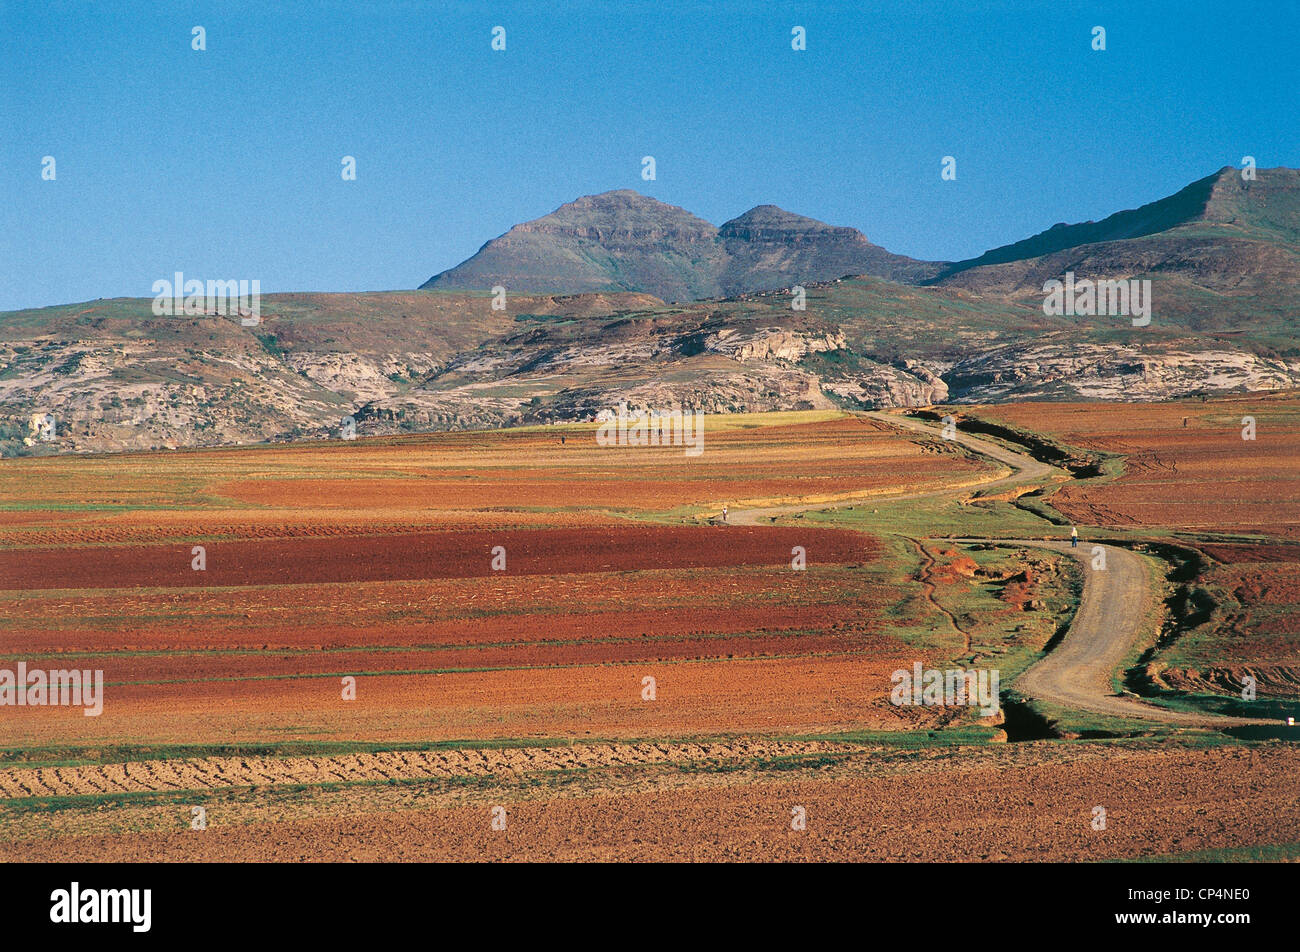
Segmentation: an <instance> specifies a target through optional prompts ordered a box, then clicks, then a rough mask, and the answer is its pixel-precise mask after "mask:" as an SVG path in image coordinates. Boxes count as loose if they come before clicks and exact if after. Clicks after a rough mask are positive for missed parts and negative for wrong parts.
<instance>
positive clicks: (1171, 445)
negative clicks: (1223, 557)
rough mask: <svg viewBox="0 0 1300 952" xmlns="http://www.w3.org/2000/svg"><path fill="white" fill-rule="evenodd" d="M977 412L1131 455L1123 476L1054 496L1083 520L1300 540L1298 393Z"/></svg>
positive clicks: (1070, 513)
mask: <svg viewBox="0 0 1300 952" xmlns="http://www.w3.org/2000/svg"><path fill="white" fill-rule="evenodd" d="M974 413H975V415H976V416H979V417H981V418H984V419H988V420H993V421H997V422H1002V423H1008V424H1010V425H1012V426H1015V427H1017V428H1020V429H1024V430H1031V431H1035V432H1040V433H1046V434H1048V435H1050V436H1052V437H1053V438H1055V439H1057V440H1059V441H1061V442H1063V443H1065V444H1067V445H1069V446H1074V447H1078V448H1081V449H1085V450H1100V451H1104V452H1108V453H1119V454H1123V455H1124V456H1126V457H1127V462H1126V465H1125V472H1124V475H1123V476H1122V477H1121V478H1120V479H1118V480H1116V481H1113V482H1095V481H1084V482H1076V483H1071V484H1068V485H1066V486H1065V487H1063V488H1062V489H1061V490H1060V491H1059V492H1058V493H1057V494H1056V495H1055V496H1054V497H1053V498H1052V504H1053V505H1054V506H1055V507H1056V508H1057V509H1059V510H1060V511H1061V512H1062V513H1064V514H1065V515H1067V516H1068V517H1069V518H1071V519H1073V520H1075V521H1077V522H1079V523H1080V524H1083V525H1102V526H1115V527H1124V526H1153V527H1154V526H1160V527H1171V528H1174V529H1184V530H1193V531H1216V532H1234V533H1255V534H1266V535H1277V536H1284V537H1288V538H1300V470H1297V467H1296V460H1297V446H1300V395H1297V394H1295V393H1285V394H1251V395H1248V396H1242V397H1234V398H1225V399H1216V400H1212V401H1209V402H1206V403H1200V402H1199V401H1198V402H1191V401H1187V402H1176V403H1157V404H1056V403H1029V404H1019V405H1007V406H981V407H979V408H976V409H975V410H974ZM1245 417H1252V418H1253V419H1254V420H1255V424H1256V434H1255V439H1254V440H1244V439H1242V430H1243V422H1242V421H1243V419H1244V418H1245ZM1184 420H1186V425H1184V422H1183V421H1184Z"/></svg>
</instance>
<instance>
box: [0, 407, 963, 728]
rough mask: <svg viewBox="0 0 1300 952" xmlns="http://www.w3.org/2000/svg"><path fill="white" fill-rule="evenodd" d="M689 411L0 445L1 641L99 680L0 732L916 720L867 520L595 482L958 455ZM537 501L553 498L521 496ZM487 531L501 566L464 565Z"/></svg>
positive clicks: (876, 475) (882, 477)
mask: <svg viewBox="0 0 1300 952" xmlns="http://www.w3.org/2000/svg"><path fill="white" fill-rule="evenodd" d="M709 436H710V437H716V438H713V439H710V441H709V442H708V443H707V444H706V445H707V447H708V450H707V452H706V455H705V457H703V458H702V460H703V462H702V461H701V460H691V459H688V458H685V457H682V456H681V455H680V453H672V454H671V455H669V454H667V453H665V452H663V451H659V450H648V451H645V452H643V451H640V450H634V451H628V452H619V451H615V452H610V451H607V450H605V449H603V448H599V447H596V446H595V445H594V443H593V445H586V444H585V443H582V442H580V441H578V440H575V439H574V438H573V437H572V435H571V436H570V439H569V441H568V444H567V445H566V446H564V447H561V446H560V445H559V444H558V441H557V438H556V437H555V435H554V434H549V433H547V434H540V433H492V434H441V435H438V436H436V437H428V438H418V439H407V440H394V441H375V442H370V441H359V443H358V444H356V445H351V444H348V445H333V446H321V445H306V446H286V447H258V448H250V449H246V450H240V451H230V450H222V451H207V452H193V453H190V452H186V453H174V454H136V455H126V456H121V457H113V458H93V459H92V458H85V459H59V460H18V461H10V462H13V463H15V464H16V465H15V466H14V467H12V468H9V469H8V470H7V475H9V476H10V477H12V478H10V479H9V480H7V481H6V483H5V484H4V497H5V498H6V499H7V500H8V501H9V502H10V503H11V504H13V505H15V506H16V507H17V508H15V509H13V510H10V511H8V512H7V513H4V514H0V586H3V587H2V588H0V633H3V635H4V642H3V644H4V647H3V649H2V650H3V655H2V657H0V661H3V662H4V663H6V665H7V666H12V664H10V662H16V661H18V660H23V661H25V662H27V664H28V665H29V667H49V668H53V667H61V668H66V667H74V666H75V667H78V668H91V669H97V670H102V671H103V672H104V676H105V679H106V681H107V686H106V688H105V707H104V712H103V714H102V715H100V716H99V717H93V718H89V717H84V716H83V715H82V713H81V711H80V709H76V710H68V709H64V708H25V709H14V708H10V709H7V710H6V712H5V716H4V718H3V719H0V746H9V747H24V748H31V747H41V746H58V745H67V744H72V745H84V744H90V745H99V744H113V743H155V744H175V743H181V744H195V745H202V744H219V743H244V742H258V743H276V742H281V741H288V740H327V739H340V740H372V741H385V740H392V741H394V742H396V741H428V740H435V739H446V740H454V739H456V738H510V737H551V736H560V737H565V736H570V737H602V736H607V737H643V736H675V735H678V734H685V735H691V736H694V735H710V734H723V733H728V734H730V733H737V732H745V731H752V732H758V733H779V732H790V731H803V732H815V731H821V730H849V729H853V728H856V727H861V726H864V725H874V726H878V727H884V728H889V727H906V726H909V725H911V724H914V723H929V722H938V721H940V720H942V719H943V715H942V714H941V713H940V714H937V715H936V713H935V712H934V711H933V710H927V711H923V712H915V711H910V710H908V711H905V712H902V713H900V711H899V710H898V709H896V708H893V707H892V706H890V705H889V704H888V702H887V694H888V690H889V687H890V680H889V675H890V674H891V673H892V671H893V670H895V669H896V668H898V667H901V666H905V665H909V664H910V663H911V662H912V661H913V660H917V658H916V652H915V651H914V650H912V649H909V648H908V647H907V646H906V645H905V644H903V643H902V642H900V641H898V640H897V639H895V638H893V637H890V636H889V635H887V634H885V633H884V632H883V625H882V622H881V617H880V613H881V607H882V605H885V604H892V603H893V602H894V601H897V599H898V595H897V593H893V592H892V591H890V590H888V589H882V588H881V586H880V582H879V574H880V573H879V572H873V573H871V574H868V573H866V572H864V571H863V569H864V568H865V567H867V566H869V565H871V564H872V563H874V562H875V561H876V560H877V559H878V558H879V555H880V551H881V549H880V545H879V543H878V542H877V540H875V539H874V538H872V537H870V536H868V535H865V534H862V533H856V532H849V531H844V530H826V529H820V528H818V529H814V528H811V527H809V528H802V527H800V528H787V527H767V526H763V527H748V526H725V525H698V524H697V525H681V524H676V525H673V524H655V523H636V522H633V521H628V520H626V519H624V518H622V517H620V516H614V515H611V514H610V513H609V512H604V511H601V510H600V509H599V508H596V507H599V506H615V505H617V506H627V507H629V508H631V509H654V508H656V507H661V506H664V505H671V506H682V505H689V504H695V503H700V502H704V503H706V504H709V505H713V504H715V503H716V504H720V502H721V501H728V502H729V503H730V504H731V505H732V506H733V507H735V506H737V505H738V499H739V492H738V487H743V488H745V489H746V491H752V492H754V493H757V494H760V495H761V496H762V497H763V498H764V499H785V498H800V497H807V496H810V495H811V496H816V495H817V494H826V493H835V492H841V491H856V490H861V489H862V488H864V487H867V486H879V487H882V488H884V487H889V486H895V485H897V486H904V487H914V486H917V485H924V486H927V487H930V486H936V485H946V484H950V483H952V482H959V481H961V480H970V479H975V478H977V477H978V474H979V473H980V472H981V465H982V464H979V463H973V462H971V461H969V460H968V459H967V458H966V457H965V456H964V455H962V454H959V453H955V452H947V451H941V452H935V451H934V447H933V446H929V447H926V448H922V447H921V446H919V445H918V444H917V443H914V442H912V441H911V440H909V439H907V438H902V439H900V438H899V437H898V435H897V434H896V433H893V432H892V431H889V430H887V429H883V428H881V427H878V426H875V425H874V424H870V425H868V424H864V423H863V422H861V421H859V420H852V419H831V420H825V421H822V422H819V423H816V424H795V425H788V426H770V427H761V426H760V427H756V428H748V429H736V430H733V431H729V432H721V433H717V434H709ZM322 473H329V474H331V475H329V476H328V477H322V476H321V475H320V474H322ZM900 474H905V475H900ZM327 483H328V484H329V485H328V486H326V485H325V484H327ZM322 487H323V488H322ZM561 489H562V490H563V495H564V498H562V499H561V498H558V497H557V498H549V497H548V496H547V493H552V492H559V491H560V490H561ZM548 502H551V503H557V504H562V505H563V506H566V507H568V508H561V509H558V510H554V511H533V509H532V507H544V506H546V505H547V503H548ZM78 507H80V508H78ZM94 507H109V508H106V509H99V508H94ZM118 507H125V508H118ZM192 544H201V545H203V546H204V548H205V550H206V565H207V568H206V570H205V571H202V572H199V571H194V570H193V569H192V568H191V559H192V558H193V555H192V553H191V547H192ZM498 545H500V546H503V547H504V548H505V549H506V570H505V571H493V570H492V568H491V563H492V557H493V556H492V549H493V548H494V547H495V546H498ZM795 546H801V547H803V548H804V549H805V551H806V558H807V569H806V570H805V571H794V570H792V568H791V565H790V562H791V558H792V552H791V550H792V549H793V548H794V547H795ZM922 660H924V659H922ZM437 672H441V673H437ZM344 676H355V677H357V679H358V684H357V697H356V700H354V701H345V700H343V698H342V697H341V687H342V682H341V679H342V678H343V677H344ZM646 676H652V677H655V678H657V679H658V683H659V689H658V691H659V693H658V696H657V699H656V700H654V701H645V700H642V697H641V690H642V678H644V677H646Z"/></svg>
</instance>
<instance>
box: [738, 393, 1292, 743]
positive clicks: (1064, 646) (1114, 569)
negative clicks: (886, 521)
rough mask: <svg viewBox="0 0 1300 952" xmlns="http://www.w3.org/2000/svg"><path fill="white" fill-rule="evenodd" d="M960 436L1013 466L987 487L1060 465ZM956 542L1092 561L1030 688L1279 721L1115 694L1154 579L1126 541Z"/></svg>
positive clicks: (1119, 711)
mask: <svg viewBox="0 0 1300 952" xmlns="http://www.w3.org/2000/svg"><path fill="white" fill-rule="evenodd" d="M861 415H862V416H865V417H869V418H871V419H873V420H880V421H882V422H884V423H889V424H891V425H893V426H897V427H899V428H900V429H904V430H910V431H912V432H916V433H921V434H924V435H925V436H928V437H931V438H933V439H941V438H943V436H942V434H941V432H940V431H939V430H938V429H936V428H935V427H933V426H930V425H927V424H925V423H921V422H919V421H917V420H911V419H907V418H904V417H898V416H894V415H892V414H888V413H880V412H872V413H864V414H861ZM952 439H953V440H955V441H956V442H958V443H960V444H961V445H962V446H964V447H966V448H967V449H970V450H972V451H974V452H976V453H981V454H983V455H985V456H988V457H990V458H991V459H993V460H996V461H997V462H999V463H1002V464H1003V465H1004V466H1007V467H1009V468H1010V469H1011V473H1010V474H1009V475H1005V476H1000V477H998V478H997V479H993V480H990V481H989V482H987V483H984V484H982V485H981V486H979V487H978V488H981V489H988V488H992V487H997V486H1002V485H1007V484H1010V483H1017V482H1023V481H1030V480H1040V479H1046V478H1047V477H1049V476H1051V475H1052V474H1054V473H1059V472H1060V471H1059V470H1057V469H1055V468H1054V467H1052V466H1048V465H1047V464H1046V463H1041V462H1039V461H1038V460H1036V459H1034V458H1032V457H1030V456H1026V455H1024V454H1022V453H1018V452H1016V451H1014V450H1010V449H1007V448H1006V447H1003V446H1000V445H998V444H996V443H992V442H990V441H989V440H982V439H980V438H978V437H975V436H971V435H970V434H968V433H962V432H961V431H957V432H956V433H955V435H954V436H953V437H952ZM972 488H976V487H970V486H963V487H960V489H959V491H961V492H969V491H970V490H971V489H972ZM954 491H955V490H938V491H929V492H922V493H904V494H901V495H890V496H881V497H878V498H881V499H890V500H896V499H918V498H922V497H930V496H940V495H944V494H946V493H951V492H954ZM827 508H834V507H832V506H827V504H825V503H814V504H808V505H792V506H781V507H776V508H770V509H747V510H744V511H742V512H737V513H736V514H735V519H734V521H735V522H737V523H740V524H741V525H752V524H753V523H754V522H756V521H757V520H759V519H769V520H770V519H771V518H772V517H775V516H778V515H788V514H792V513H797V512H807V511H809V510H812V509H827ZM954 541H957V542H962V543H968V544H969V543H984V542H991V543H996V544H999V545H1017V546H1037V547H1040V548H1045V549H1054V550H1056V551H1058V552H1064V553H1065V554H1067V555H1072V556H1074V557H1075V558H1077V559H1079V560H1080V561H1082V562H1083V563H1084V565H1085V566H1086V567H1087V571H1086V574H1085V576H1084V586H1083V596H1082V598H1081V600H1080V603H1079V609H1078V611H1077V612H1076V613H1075V616H1074V620H1073V621H1072V622H1071V624H1070V629H1069V631H1068V632H1067V633H1066V635H1065V638H1064V639H1063V640H1062V642H1061V644H1060V645H1059V646H1057V648H1056V650H1054V651H1053V652H1052V653H1051V654H1049V655H1048V656H1047V657H1046V658H1043V659H1042V660H1041V661H1039V662H1037V663H1036V664H1034V665H1033V666H1032V667H1030V668H1029V669H1028V670H1027V671H1025V673H1024V674H1022V675H1021V676H1020V677H1019V678H1018V679H1017V681H1016V688H1017V689H1018V690H1020V691H1021V692H1023V693H1024V694H1027V695H1029V696H1031V697H1034V698H1037V699H1038V700H1040V701H1046V702H1048V703H1051V704H1057V705H1060V706H1062V707H1066V708H1069V709H1071V710H1076V711H1089V712H1091V713H1095V714H1109V715H1113V716H1117V717H1134V718H1140V719H1143V720H1148V721H1159V722H1162V723H1166V724H1177V725H1180V726H1188V727H1190V726H1210V727H1227V726H1233V725H1239V724H1272V723H1277V722H1275V721H1267V720H1259V719H1254V718H1244V717H1226V716H1220V715H1213V714H1195V713H1185V712H1182V711H1171V710H1169V709H1167V708H1162V707H1156V706H1155V705H1152V704H1145V703H1143V702H1141V701H1140V700H1138V699H1136V698H1133V697H1129V696H1127V695H1121V696H1117V695H1116V694H1115V693H1114V690H1113V688H1112V685H1111V677H1112V675H1113V674H1114V672H1115V670H1116V669H1117V668H1118V667H1119V666H1120V664H1121V663H1122V662H1123V660H1124V658H1125V656H1126V655H1127V654H1128V653H1129V651H1130V650H1131V649H1132V647H1133V645H1134V644H1136V643H1137V640H1138V639H1139V638H1140V637H1141V635H1142V623H1143V621H1144V620H1145V618H1146V614H1147V605H1148V599H1149V597H1150V579H1149V578H1148V576H1147V572H1146V567H1145V565H1144V564H1143V562H1142V560H1141V559H1140V558H1139V557H1138V556H1137V555H1135V554H1134V553H1132V552H1130V551H1128V550H1127V549H1123V548H1120V547H1118V546H1101V547H1100V548H1102V549H1104V551H1105V557H1106V563H1105V564H1106V568H1105V569H1093V568H1092V561H1093V556H1094V553H1093V548H1094V546H1093V545H1091V544H1087V543H1085V542H1084V541H1083V540H1082V539H1081V540H1080V543H1079V547H1078V548H1071V546H1070V544H1069V543H1068V542H1054V541H1049V540H1044V539H957V540H954Z"/></svg>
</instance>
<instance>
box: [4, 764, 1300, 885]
mask: <svg viewBox="0 0 1300 952" xmlns="http://www.w3.org/2000/svg"><path fill="white" fill-rule="evenodd" d="M781 749H782V748H781V747H780V746H776V747H771V748H761V747H759V748H755V749H753V750H749V751H746V752H745V753H744V754H743V755H740V759H739V760H737V761H736V762H735V763H733V766H734V767H736V768H737V769H721V768H722V764H721V761H720V760H716V759H715V760H713V761H711V763H712V764H713V769H711V770H705V771H700V770H699V769H686V768H687V765H686V764H684V763H682V762H672V760H671V755H670V754H669V753H666V752H665V751H664V750H662V749H660V748H655V747H644V748H639V751H640V753H639V754H638V753H637V752H635V751H628V752H626V753H623V754H616V753H613V752H611V751H609V750H608V749H602V750H600V751H596V752H591V753H588V754H586V755H577V754H575V755H573V757H572V758H571V759H569V760H565V759H563V758H561V759H559V760H553V759H552V760H548V759H545V758H542V759H540V760H537V761H533V762H532V763H530V762H529V761H528V760H527V759H526V757H525V755H524V754H522V753H519V752H512V756H513V757H514V761H513V763H511V764H510V765H509V768H508V769H507V770H498V771H495V772H494V774H493V776H491V777H485V776H484V775H483V770H482V769H478V768H475V767H474V766H472V765H470V764H465V763H460V762H458V763H456V764H455V765H454V766H452V765H444V764H439V763H437V762H436V760H435V761H434V763H432V764H430V765H428V766H427V767H426V766H425V764H424V763H423V762H421V763H420V769H421V770H427V771H428V776H427V778H426V779H423V780H420V781H417V782H407V783H399V782H397V781H395V780H390V781H387V782H383V783H379V784H363V785H355V784H354V785H350V786H343V787H338V788H333V789H325V788H314V789H315V793H313V794H312V795H310V796H308V797H303V796H302V794H301V793H300V792H299V793H295V794H294V795H292V796H286V797H284V798H281V799H277V798H275V797H274V795H273V793H272V790H273V788H266V787H262V788H259V789H258V791H253V792H252V794H255V795H252V794H235V793H231V794H229V795H227V796H218V797H215V798H212V797H204V798H202V799H200V800H199V801H198V802H203V803H205V804H206V806H205V809H206V810H207V818H208V828H207V829H206V830H202V831H194V830H191V829H189V828H188V824H189V820H190V816H191V813H190V810H189V805H190V803H191V802H195V801H194V798H195V797H196V796H199V795H198V794H193V793H191V794H188V795H181V794H178V795H177V796H176V797H174V798H171V799H170V800H168V801H167V802H165V803H158V804H152V805H144V804H134V803H132V802H131V801H129V800H126V799H119V800H117V801H105V803H106V805H105V806H103V807H101V812H99V813H97V814H95V815H82V816H69V817H63V816H61V815H60V814H59V812H57V811H56V812H53V813H51V812H49V811H39V812H30V811H24V812H20V813H18V814H15V815H14V816H13V818H12V819H11V820H9V822H8V823H7V824H6V825H7V827H8V829H9V830H10V831H11V837H10V838H8V839H7V840H6V841H4V842H0V857H3V858H4V859H6V860H10V861H18V860H37V861H49V860H64V861H68V860H73V861H76V860H80V861H86V860H90V861H122V860H128V861H129V860H143V859H155V860H167V861H219V860H252V861H257V860H280V861H286V860H287V861H295V862H304V861H305V862H312V861H339V860H352V861H358V860H359V861H393V860H397V861H427V860H464V861H479V862H489V861H502V860H513V861H528V860H532V861H536V860H560V861H575V860H693V861H715V860H759V861H766V860H803V861H808V860H876V861H907V860H917V861H935V860H947V861H952V860H956V861H990V860H992V861H997V860H1012V861H1016V860H1018V861H1025V860H1031V861H1051V860H1056V861H1059V860H1083V859H1086V860H1102V859H1112V858H1119V857H1142V856H1158V855H1162V854H1179V853H1189V852H1196V851H1201V850H1209V849H1240V848H1249V847H1253V846H1258V845H1267V844H1272V843H1276V842H1278V837H1279V834H1281V835H1282V836H1283V837H1284V838H1285V837H1286V836H1291V837H1292V839H1294V831H1295V830H1296V829H1297V824H1298V823H1300V800H1298V799H1297V798H1296V797H1295V796H1294V795H1293V787H1294V776H1295V771H1296V769H1297V768H1300V751H1297V749H1296V748H1295V746H1294V745H1270V746H1262V747H1258V748H1255V749H1245V748H1236V747H1226V748H1225V747H1218V748H1214V747H1211V748H1200V749H1198V748H1181V747H1178V746H1173V747H1167V748H1163V749H1152V748H1139V749H1128V750H1126V749H1123V748H1115V747H1111V746H1107V747H1101V746H1096V745H1071V746H1069V747H1060V746H1056V745H1051V744H1033V745H1015V746H1011V747H1006V746H1003V747H1001V748H1000V749H997V748H984V749H972V750H965V751H958V752H954V751H948V752H946V753H942V754H939V753H935V752H926V753H924V754H921V755H900V754H898V753H897V752H890V751H888V750H865V751H859V752H857V753H853V752H845V751H843V750H841V749H839V748H838V747H836V746H835V745H823V747H822V749H820V751H818V752H817V753H818V755H819V756H818V760H817V762H816V763H815V764H814V765H811V766H808V767H806V768H805V769H803V770H799V771H791V770H774V769H772V768H771V767H766V768H764V767H763V766H761V765H757V762H756V761H752V760H751V761H750V762H749V765H748V766H746V762H745V760H744V756H746V755H758V756H769V755H771V754H774V753H777V752H779V751H780V750H781ZM702 751H703V752H704V753H707V754H711V755H713V756H714V757H715V758H727V757H730V758H732V759H733V760H735V758H736V757H737V756H738V753H737V752H736V751H726V750H712V751H710V750H707V749H706V748H702ZM810 753H811V752H810ZM498 760H499V761H501V762H503V763H504V761H505V758H504V757H502V758H498ZM556 763H558V764H562V765H567V764H573V765H574V766H575V768H577V769H571V770H568V771H564V772H562V773H558V774H557V773H550V772H542V773H532V772H530V767H533V766H543V767H549V766H550V765H552V764H556ZM210 769H211V770H215V769H216V768H210ZM320 769H325V770H329V771H332V773H333V775H334V776H337V777H338V778H339V779H340V781H346V780H347V779H350V778H351V777H353V776H354V775H355V773H356V772H357V770H358V769H365V770H368V771H369V772H370V773H372V774H378V775H380V776H382V775H383V774H385V773H389V774H394V775H398V776H400V775H402V774H403V772H404V771H405V770H407V769H408V768H406V767H405V766H403V765H402V763H401V761H400V760H399V759H390V760H388V761H386V762H385V763H384V764H382V765H380V764H372V765H368V766H367V767H365V768H355V767H352V766H350V765H347V764H342V763H340V764H338V765H337V766H330V765H324V766H322V767H321V768H320ZM443 769H449V770H453V771H454V770H461V771H464V772H465V773H467V774H469V775H472V776H477V777H479V782H477V783H468V784H467V783H465V782H460V783H457V782H453V780H452V779H450V778H445V777H444V775H442V774H440V773H439V772H438V771H440V770H443ZM259 772H260V773H262V774H263V775H264V777H265V780H264V781H263V782H267V781H270V780H274V779H277V778H276V777H275V776H274V775H273V774H272V773H271V770H270V768H262V767H261V766H260V765H257V764H248V765H247V766H246V767H244V768H241V773H240V777H239V779H246V777H247V776H256V775H257V774H258V773H259ZM310 776H311V775H310V774H307V775H304V779H308V778H309V777H310ZM105 782H106V781H105ZM127 782H129V781H127ZM54 783H55V784H57V783H58V781H54ZM394 784H396V785H394ZM1098 805H1100V806H1104V807H1105V809H1106V827H1105V829H1104V830H1096V829H1093V825H1092V819H1093V812H1092V811H1093V808H1094V807H1095V806H1098ZM494 807H501V808H503V809H504V811H505V813H504V815H505V818H506V828H505V829H504V830H494V829H493V828H492V817H493V808H494ZM795 808H802V809H803V811H804V814H805V816H806V829H803V830H797V829H794V828H793V827H792V816H794V811H795ZM6 809H8V808H7V807H5V806H4V805H3V802H0V810H6ZM499 815H500V814H499V813H498V816H499ZM124 828H126V829H124ZM55 831H57V834H58V835H57V838H54V839H50V838H49V837H50V834H51V833H52V832H55ZM1287 842H1291V840H1288V841H1287Z"/></svg>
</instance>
